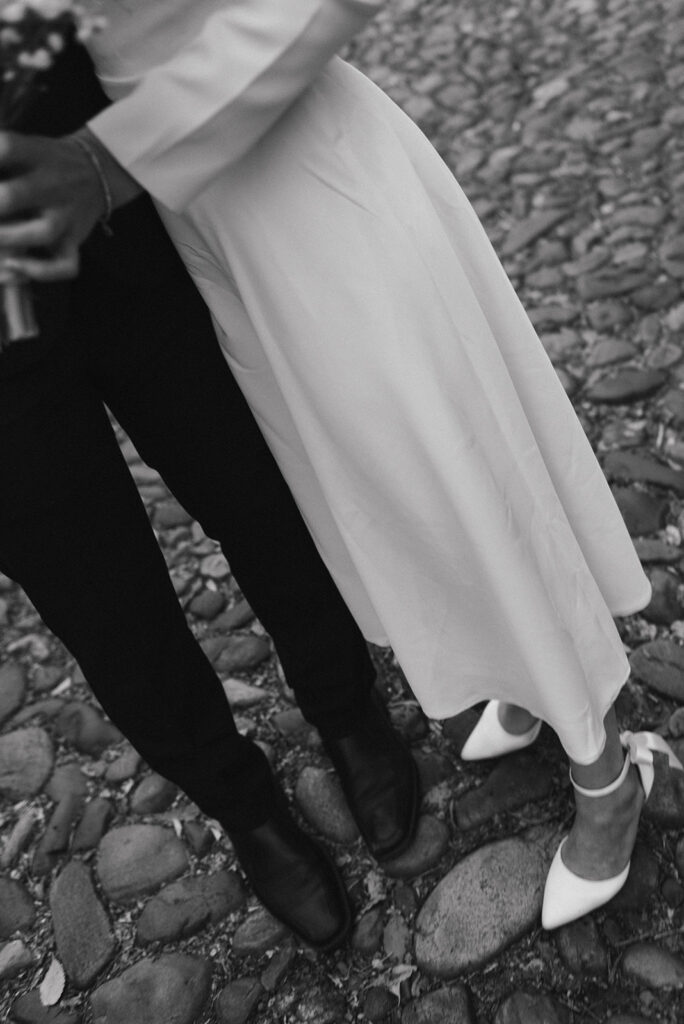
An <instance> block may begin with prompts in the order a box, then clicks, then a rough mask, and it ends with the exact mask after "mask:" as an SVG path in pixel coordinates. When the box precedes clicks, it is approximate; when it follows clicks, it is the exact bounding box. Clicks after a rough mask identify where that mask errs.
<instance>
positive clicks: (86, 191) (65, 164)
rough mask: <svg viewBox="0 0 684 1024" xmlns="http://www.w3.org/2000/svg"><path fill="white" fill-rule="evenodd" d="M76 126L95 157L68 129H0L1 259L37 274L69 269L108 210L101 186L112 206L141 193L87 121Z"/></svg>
mask: <svg viewBox="0 0 684 1024" xmlns="http://www.w3.org/2000/svg"><path fill="white" fill-rule="evenodd" d="M78 134H79V135H80V136H81V137H82V138H83V140H84V141H85V142H86V143H87V145H88V147H89V148H90V150H91V152H93V151H94V152H95V155H96V159H95V161H94V160H93V159H91V157H90V156H89V155H88V151H87V150H86V149H85V148H84V147H83V146H81V145H78V144H77V143H75V142H74V140H73V139H72V138H70V137H69V136H66V137H64V138H61V139H49V138H44V137H43V136H35V135H34V136H29V135H19V134H16V133H14V132H0V254H2V255H1V257H0V266H2V265H4V266H5V267H7V269H12V270H17V271H20V272H22V273H24V274H26V275H27V276H28V277H31V278H33V279H34V280H40V281H51V280H60V279H62V278H66V277H74V276H75V275H76V273H77V272H78V248H79V246H80V245H81V243H82V242H84V241H85V239H86V238H87V237H88V235H89V234H90V233H91V231H92V230H93V228H94V227H95V225H96V224H97V222H98V221H99V220H100V218H101V217H102V216H103V215H104V214H105V213H107V212H109V211H108V209H107V207H108V202H107V192H106V189H108V190H109V193H110V196H111V205H112V207H114V206H119V205H121V204H122V203H125V202H128V201H129V200H130V199H133V198H134V197H135V196H136V195H138V194H139V193H140V191H141V189H140V186H139V185H138V184H137V183H136V182H135V181H134V180H133V179H132V178H131V177H130V176H129V175H128V174H126V172H125V171H124V170H123V168H121V167H120V165H119V164H118V163H116V161H115V160H114V159H113V157H111V156H110V154H109V153H108V151H107V150H106V149H105V148H104V147H103V146H102V145H101V144H100V143H99V142H98V141H97V139H95V137H94V136H93V135H91V134H90V133H89V132H88V130H87V129H82V130H81V132H79V133H78ZM101 174H104V175H105V177H106V185H105V184H104V183H103V181H102V178H101ZM36 250H38V251H37V252H36Z"/></svg>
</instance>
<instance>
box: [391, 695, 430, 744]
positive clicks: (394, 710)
mask: <svg viewBox="0 0 684 1024" xmlns="http://www.w3.org/2000/svg"><path fill="white" fill-rule="evenodd" d="M389 714H390V719H391V721H392V725H393V726H394V728H395V729H396V730H397V732H399V733H400V734H401V735H402V736H403V737H404V739H405V740H406V741H407V742H408V743H415V742H417V741H419V740H422V739H424V738H425V737H426V736H427V734H428V723H427V719H426V717H425V715H424V714H423V712H422V711H421V710H420V708H419V707H417V705H415V704H398V705H393V706H392V707H390V708H389Z"/></svg>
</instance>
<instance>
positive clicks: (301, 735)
mask: <svg viewBox="0 0 684 1024" xmlns="http://www.w3.org/2000/svg"><path fill="white" fill-rule="evenodd" d="M271 721H272V722H273V724H274V725H275V727H276V729H277V730H278V732H279V733H280V735H281V736H282V737H283V738H284V739H286V740H289V741H290V742H291V743H296V744H298V745H300V746H309V745H310V743H311V739H312V737H313V736H314V735H315V736H318V733H317V731H316V730H315V729H314V727H313V725H310V724H309V722H307V720H306V719H305V718H304V715H303V714H302V713H301V711H300V710H299V708H288V709H287V711H279V712H278V713H277V714H275V715H273V718H272V719H271Z"/></svg>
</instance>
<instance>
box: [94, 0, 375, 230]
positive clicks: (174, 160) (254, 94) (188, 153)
mask: <svg viewBox="0 0 684 1024" xmlns="http://www.w3.org/2000/svg"><path fill="white" fill-rule="evenodd" d="M381 4H382V0H164V2H163V3H160V2H159V0H104V14H105V17H106V18H107V27H106V28H105V29H104V31H103V32H102V33H101V34H99V35H98V36H96V37H95V38H94V39H93V40H92V41H91V42H90V43H89V48H90V50H91V54H92V57H93V59H94V61H95V66H96V69H97V71H98V74H99V75H100V78H101V81H102V84H103V87H104V89H105V91H106V92H107V93H108V95H109V96H110V97H111V98H112V99H114V100H117V102H115V103H114V104H113V105H112V106H111V107H109V108H108V109H106V110H104V111H103V112H102V113H100V114H99V115H98V116H97V117H95V118H93V119H92V120H91V121H90V122H89V125H88V126H89V128H90V129H91V131H93V132H94V134H95V135H96V136H97V137H98V138H99V139H100V141H101V142H102V143H103V144H104V145H105V146H106V147H107V149H109V151H110V152H111V153H112V154H113V156H114V157H115V158H116V159H117V160H118V161H119V163H120V164H121V165H122V166H123V167H124V168H125V169H126V170H127V171H128V172H129V173H130V174H131V175H132V176H133V177H134V178H135V179H136V180H137V181H138V182H140V184H141V185H143V187H144V188H145V189H146V190H147V191H148V192H150V193H151V194H152V195H153V196H154V197H155V198H156V199H158V200H160V201H161V202H162V203H163V204H164V205H165V206H167V207H169V208H170V209H172V210H174V211H176V212H181V211H182V210H183V209H184V208H185V207H186V206H187V205H188V203H189V202H190V201H191V200H192V199H193V198H194V197H195V196H197V195H198V194H199V193H200V192H202V191H203V189H204V188H205V187H206V185H207V184H208V183H209V182H210V181H212V180H213V179H214V178H215V177H216V176H217V175H219V174H220V173H221V170H222V169H223V168H225V167H226V166H227V165H230V164H232V163H234V162H235V161H237V160H239V159H240V158H241V157H242V156H244V155H245V154H246V153H247V152H248V151H249V149H250V148H251V147H252V146H253V145H254V144H255V143H256V142H257V141H258V140H259V139H260V138H261V136H262V135H263V134H264V133H265V132H267V131H268V129H269V128H270V127H271V125H272V124H274V122H275V121H276V120H277V119H278V117H279V116H280V115H281V114H282V113H283V111H284V110H286V109H287V107H288V106H289V105H290V104H291V103H292V102H293V101H294V100H295V99H296V98H297V97H298V96H299V95H300V94H301V93H302V92H303V91H304V90H305V89H306V87H307V86H308V85H309V84H310V82H311V81H312V80H313V78H314V77H315V76H316V75H317V73H318V72H319V71H320V70H321V69H322V68H323V67H324V66H325V64H327V63H328V61H329V60H330V59H331V58H332V57H333V56H334V55H335V53H336V52H337V50H339V49H340V47H342V46H343V45H344V44H345V43H346V42H348V41H349V40H350V39H351V38H352V37H353V36H354V35H355V34H356V32H358V30H359V29H360V28H362V26H363V25H364V24H365V23H366V22H367V21H368V20H369V19H370V18H371V17H372V15H373V14H374V13H375V12H376V11H377V10H378V9H379V7H380V6H381ZM219 140H220V142H219Z"/></svg>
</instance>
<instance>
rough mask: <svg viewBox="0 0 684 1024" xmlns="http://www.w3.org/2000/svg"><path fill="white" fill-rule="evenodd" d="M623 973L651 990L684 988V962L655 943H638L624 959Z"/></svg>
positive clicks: (626, 953) (627, 952)
mask: <svg viewBox="0 0 684 1024" xmlns="http://www.w3.org/2000/svg"><path fill="white" fill-rule="evenodd" d="M622 972H623V974H625V975H627V977H628V978H633V979H634V980H635V981H636V982H638V983H639V984H640V985H648V987H649V988H655V989H663V988H666V989H668V988H684V960H683V959H682V958H681V957H680V956H676V955H675V954H674V953H670V952H669V950H666V949H661V947H660V946H657V945H656V944H655V943H654V942H637V943H635V944H634V945H633V946H630V947H629V948H628V949H627V951H626V952H625V955H624V956H623V958H622Z"/></svg>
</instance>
